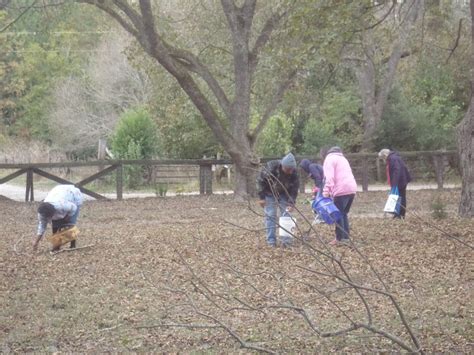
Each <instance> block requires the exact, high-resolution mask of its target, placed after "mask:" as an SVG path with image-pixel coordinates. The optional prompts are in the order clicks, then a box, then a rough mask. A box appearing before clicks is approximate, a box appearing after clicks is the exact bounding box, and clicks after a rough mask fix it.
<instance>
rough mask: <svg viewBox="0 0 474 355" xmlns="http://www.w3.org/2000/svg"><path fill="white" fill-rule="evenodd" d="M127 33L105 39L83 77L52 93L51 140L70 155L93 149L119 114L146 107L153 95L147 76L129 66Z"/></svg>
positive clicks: (113, 125)
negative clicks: (133, 108)
mask: <svg viewBox="0 0 474 355" xmlns="http://www.w3.org/2000/svg"><path fill="white" fill-rule="evenodd" d="M130 43H131V38H130V36H128V35H127V33H126V32H123V31H122V32H121V31H118V32H117V33H115V34H114V35H107V36H106V38H104V39H103V40H102V42H101V43H100V44H99V46H98V47H97V50H96V51H95V52H94V54H93V55H92V57H91V61H90V64H89V66H88V68H87V69H86V71H85V75H84V77H69V78H66V79H65V80H63V81H62V82H60V83H59V84H58V86H57V88H56V90H55V93H54V96H55V105H54V108H53V111H52V113H51V131H52V134H53V136H54V137H53V140H54V141H55V142H56V143H57V144H58V145H60V146H61V147H63V148H64V149H66V150H68V151H71V150H77V149H84V148H89V147H95V146H96V144H97V142H98V140H99V139H100V138H102V137H109V136H110V134H111V133H112V132H113V130H114V128H115V125H116V123H117V121H118V118H119V116H120V114H121V113H123V112H124V111H125V110H126V109H128V108H130V107H136V106H140V105H145V104H146V103H147V102H149V100H150V99H151V96H152V95H153V88H152V84H151V82H150V79H149V78H148V76H147V75H146V74H145V73H144V72H141V71H139V70H137V69H135V68H133V67H132V66H131V64H130V63H129V61H128V59H127V56H126V53H125V51H126V49H127V47H128V46H129V45H130Z"/></svg>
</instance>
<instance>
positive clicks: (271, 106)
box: [249, 69, 298, 141]
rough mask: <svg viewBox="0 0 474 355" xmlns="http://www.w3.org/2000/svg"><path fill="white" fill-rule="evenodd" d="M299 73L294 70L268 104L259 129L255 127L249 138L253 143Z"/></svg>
mask: <svg viewBox="0 0 474 355" xmlns="http://www.w3.org/2000/svg"><path fill="white" fill-rule="evenodd" d="M297 73H298V70H297V69H294V70H293V71H292V72H291V73H290V74H289V75H288V78H286V80H285V81H283V82H282V83H281V84H280V86H279V87H278V89H277V91H276V92H275V94H274V95H273V98H272V100H271V102H270V103H269V104H268V106H267V108H266V109H265V112H264V113H263V115H262V118H261V120H260V122H259V123H258V125H257V127H255V129H254V131H253V132H252V133H250V134H249V137H250V138H251V140H252V141H255V140H256V138H257V137H258V135H259V134H260V132H261V131H262V130H263V128H264V127H265V125H266V123H267V121H268V120H269V119H270V116H271V114H272V113H273V111H274V110H275V107H276V106H277V105H278V103H279V102H280V101H281V99H282V98H283V95H284V94H285V92H286V90H287V89H288V87H289V86H290V85H291V84H292V82H293V79H294V78H295V77H296V74H297Z"/></svg>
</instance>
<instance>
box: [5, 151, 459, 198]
mask: <svg viewBox="0 0 474 355" xmlns="http://www.w3.org/2000/svg"><path fill="white" fill-rule="evenodd" d="M402 156H403V158H404V160H405V161H407V162H408V165H409V166H410V171H412V174H413V175H414V178H415V179H417V178H418V179H420V178H428V179H430V178H434V179H435V180H436V182H437V185H438V188H440V189H441V188H443V183H444V178H445V173H446V171H447V170H449V168H452V169H455V167H456V166H457V154H456V152H454V151H424V152H404V153H402ZM346 157H347V158H348V160H349V161H350V163H351V166H352V168H353V171H354V175H355V177H356V180H357V181H358V183H359V184H361V185H362V188H363V191H368V187H369V184H371V183H373V182H375V181H383V180H384V179H385V166H384V165H383V162H382V161H381V160H380V159H378V158H377V154H376V153H353V154H346ZM305 158H306V159H310V160H312V159H311V158H312V157H308V156H299V157H297V160H298V161H300V160H301V159H305ZM271 159H272V158H264V159H262V163H265V162H266V161H268V160H271ZM313 161H315V162H317V160H313ZM413 162H415V163H416V164H414V163H413ZM420 162H423V164H421V165H422V167H423V169H421V170H420V169H417V168H415V166H416V165H420ZM126 165H139V166H146V167H153V166H170V165H178V166H179V165H191V166H195V167H198V172H199V175H198V180H199V193H200V194H212V192H213V166H216V165H220V166H222V165H232V161H230V160H226V159H219V160H217V159H199V160H100V161H87V162H64V163H36V164H29V163H28V164H0V170H2V169H10V170H11V169H15V170H16V171H15V172H13V173H11V174H9V175H7V176H5V177H3V178H0V184H4V183H6V182H8V181H10V180H12V179H14V178H16V177H19V176H20V175H22V174H26V189H25V201H34V186H33V185H34V184H33V174H37V175H40V176H43V177H45V178H47V179H50V180H53V181H55V182H58V183H61V184H73V185H75V186H77V187H78V188H79V189H80V190H81V191H82V192H83V193H84V194H86V195H89V196H91V197H94V198H96V199H106V197H105V196H103V195H101V194H99V193H97V192H94V191H92V190H90V189H88V188H86V187H85V186H86V185H87V184H89V183H91V182H93V181H95V180H97V179H99V178H102V177H104V176H106V175H108V174H111V173H113V172H115V174H116V179H115V180H116V198H117V199H118V200H121V199H122V198H123V182H124V172H123V170H124V166H126ZM79 167H97V169H98V170H100V171H98V172H97V173H95V174H92V175H90V176H88V177H87V178H84V179H83V180H81V181H78V182H72V181H68V180H66V179H64V178H62V177H60V176H57V175H54V174H52V173H50V172H47V171H45V170H44V169H55V168H62V169H64V168H66V169H68V170H69V169H71V168H79ZM418 170H420V171H422V172H423V174H422V175H419V173H418ZM169 178H170V179H171V178H176V176H171V177H169ZM300 178H301V184H300V185H301V190H302V191H304V188H305V185H306V181H307V179H308V177H307V176H306V174H304V173H302V174H300ZM160 181H162V182H163V181H166V177H165V176H160Z"/></svg>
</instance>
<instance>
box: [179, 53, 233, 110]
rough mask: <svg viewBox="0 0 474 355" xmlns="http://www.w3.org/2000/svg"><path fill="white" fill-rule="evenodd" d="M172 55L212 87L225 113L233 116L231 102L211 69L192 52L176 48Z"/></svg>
mask: <svg viewBox="0 0 474 355" xmlns="http://www.w3.org/2000/svg"><path fill="white" fill-rule="evenodd" d="M170 55H171V56H172V57H173V58H175V59H176V60H178V61H179V63H180V64H182V65H183V66H185V67H186V68H188V69H189V70H190V71H192V72H193V73H196V74H198V75H199V76H200V77H201V78H202V79H203V80H204V81H205V82H206V84H207V85H208V87H209V88H210V89H211V91H212V92H213V94H214V95H215V96H216V98H217V101H218V102H219V105H220V106H221V107H222V109H223V111H224V113H225V114H226V116H227V117H228V118H230V117H231V111H230V102H229V99H228V98H227V95H226V94H225V92H224V90H223V89H222V87H221V86H220V85H219V83H218V82H217V80H216V79H215V77H214V76H213V75H212V74H211V72H210V71H209V69H208V68H207V67H206V66H205V65H204V64H203V63H201V62H200V60H199V59H198V58H197V57H196V56H195V55H194V54H192V53H191V52H189V51H185V50H180V49H175V48H173V49H172V50H171V53H170Z"/></svg>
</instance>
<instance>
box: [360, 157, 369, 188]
mask: <svg viewBox="0 0 474 355" xmlns="http://www.w3.org/2000/svg"><path fill="white" fill-rule="evenodd" d="M362 191H364V192H367V191H369V164H368V160H367V158H362Z"/></svg>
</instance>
